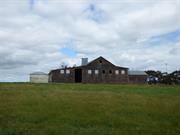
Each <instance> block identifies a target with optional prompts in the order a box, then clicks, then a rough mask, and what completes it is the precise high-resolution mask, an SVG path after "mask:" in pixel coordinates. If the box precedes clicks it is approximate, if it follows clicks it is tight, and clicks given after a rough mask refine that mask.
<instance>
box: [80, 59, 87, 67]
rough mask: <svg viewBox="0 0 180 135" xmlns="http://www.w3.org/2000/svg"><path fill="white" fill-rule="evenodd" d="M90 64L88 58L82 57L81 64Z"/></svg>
mask: <svg viewBox="0 0 180 135" xmlns="http://www.w3.org/2000/svg"><path fill="white" fill-rule="evenodd" d="M87 64H88V58H82V61H81V66H84V65H87Z"/></svg>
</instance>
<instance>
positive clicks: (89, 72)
mask: <svg viewBox="0 0 180 135" xmlns="http://www.w3.org/2000/svg"><path fill="white" fill-rule="evenodd" d="M94 73H95V74H99V70H94ZM102 73H103V74H105V73H106V71H105V70H102ZM88 74H92V70H88ZM109 74H112V70H109ZM115 74H116V75H118V74H119V70H115ZM121 74H122V75H124V74H125V70H121Z"/></svg>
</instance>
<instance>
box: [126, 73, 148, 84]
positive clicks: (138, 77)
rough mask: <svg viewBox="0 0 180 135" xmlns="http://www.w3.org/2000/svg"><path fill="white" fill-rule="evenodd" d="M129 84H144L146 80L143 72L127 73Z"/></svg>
mask: <svg viewBox="0 0 180 135" xmlns="http://www.w3.org/2000/svg"><path fill="white" fill-rule="evenodd" d="M128 75H129V83H134V84H144V83H146V80H147V74H146V72H144V71H128Z"/></svg>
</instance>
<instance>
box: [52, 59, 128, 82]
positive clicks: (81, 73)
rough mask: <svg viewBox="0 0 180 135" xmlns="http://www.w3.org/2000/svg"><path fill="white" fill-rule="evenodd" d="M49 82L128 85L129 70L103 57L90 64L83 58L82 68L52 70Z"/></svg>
mask: <svg viewBox="0 0 180 135" xmlns="http://www.w3.org/2000/svg"><path fill="white" fill-rule="evenodd" d="M49 82H61V83H81V82H82V83H128V82H129V77H128V68H126V67H119V66H116V65H114V64H112V63H111V62H109V61H108V60H106V59H105V58H103V57H98V58H97V59H95V60H93V61H91V62H89V63H88V59H87V58H83V59H82V65H81V66H78V67H71V68H68V67H65V68H61V69H55V70H51V71H50V73H49Z"/></svg>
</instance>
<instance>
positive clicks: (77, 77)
mask: <svg viewBox="0 0 180 135" xmlns="http://www.w3.org/2000/svg"><path fill="white" fill-rule="evenodd" d="M75 82H76V83H80V82H82V69H75Z"/></svg>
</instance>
